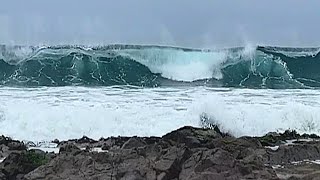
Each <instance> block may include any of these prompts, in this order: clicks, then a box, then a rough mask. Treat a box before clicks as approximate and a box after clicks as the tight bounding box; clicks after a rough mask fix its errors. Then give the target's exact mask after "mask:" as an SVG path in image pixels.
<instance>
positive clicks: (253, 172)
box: [0, 126, 320, 180]
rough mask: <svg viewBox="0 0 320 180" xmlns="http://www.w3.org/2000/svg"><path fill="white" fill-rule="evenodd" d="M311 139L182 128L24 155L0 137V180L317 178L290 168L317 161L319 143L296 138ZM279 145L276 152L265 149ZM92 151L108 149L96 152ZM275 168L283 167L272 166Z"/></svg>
mask: <svg viewBox="0 0 320 180" xmlns="http://www.w3.org/2000/svg"><path fill="white" fill-rule="evenodd" d="M311 136H312V137H313V135H311ZM311 136H310V135H299V134H297V133H296V132H294V131H287V132H284V133H282V134H281V133H269V134H267V135H266V136H263V137H240V138H235V137H232V136H229V135H227V134H224V133H222V132H220V130H219V129H218V127H217V126H215V127H214V128H212V129H202V128H193V127H183V128H180V129H178V130H175V131H173V132H170V133H168V134H167V135H164V136H163V137H161V138H160V137H110V138H106V139H104V138H101V139H100V140H99V141H95V140H92V139H90V138H88V137H83V138H81V139H78V140H70V141H63V142H60V143H59V147H60V152H59V154H57V155H52V154H48V153H45V152H42V151H38V150H35V151H32V156H30V155H29V156H25V154H26V153H30V152H29V151H28V152H27V151H26V150H19V149H23V148H19V146H18V144H19V143H18V142H15V141H12V140H10V139H9V138H5V137H2V138H1V137H0V142H3V144H0V148H2V150H4V151H6V152H9V153H10V152H11V154H10V155H9V156H8V159H6V160H5V161H4V162H3V163H1V164H0V180H1V178H2V177H3V176H4V178H5V179H8V178H9V177H10V178H13V179H19V178H20V179H28V180H31V179H57V180H58V179H71V180H72V179H75V180H76V179H98V180H100V179H103V180H104V179H157V180H160V179H161V180H169V179H170V180H171V179H192V180H196V179H199V180H200V179H201V180H202V179H230V180H231V179H283V178H284V177H285V178H291V179H294V178H304V179H308V178H309V179H316V178H317V177H318V175H320V173H319V166H315V165H313V166H307V165H301V168H297V167H296V166H291V165H292V162H294V161H300V160H301V161H302V160H304V159H311V160H315V159H320V142H319V141H309V142H306V141H302V140H300V139H301V138H304V137H308V138H310V137H311ZM292 138H293V139H297V141H295V142H294V143H291V144H290V145H288V144H283V143H282V141H285V140H288V139H292ZM12 142H14V143H12ZM290 142H291V141H290ZM10 143H11V144H12V145H10V146H11V148H12V147H13V148H12V149H17V150H10V148H9V146H7V145H9V144H10ZM278 143H279V145H280V147H279V148H278V149H269V148H266V147H264V145H275V144H278ZM95 147H99V148H102V149H103V150H108V151H102V152H95V151H94V150H93V148H95ZM80 148H81V149H82V148H86V149H87V150H81V149H80ZM0 150H1V149H0ZM16 151H18V152H16ZM19 152H20V153H19ZM0 153H1V151H0ZM25 157H28V158H25ZM30 157H31V158H30ZM41 157H43V158H41ZM26 159H29V160H26ZM30 159H31V160H30ZM32 159H33V160H32ZM278 164H281V165H283V168H278V169H273V168H272V166H275V165H278ZM299 167H300V166H299ZM317 168H318V169H317ZM22 169H24V170H22ZM1 173H2V174H1ZM295 173H296V174H295ZM2 179H3V178H2Z"/></svg>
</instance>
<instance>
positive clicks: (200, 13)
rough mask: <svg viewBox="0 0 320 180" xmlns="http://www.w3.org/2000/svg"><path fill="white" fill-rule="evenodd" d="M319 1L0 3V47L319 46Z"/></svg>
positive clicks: (59, 0) (72, 0)
mask: <svg viewBox="0 0 320 180" xmlns="http://www.w3.org/2000/svg"><path fill="white" fill-rule="evenodd" d="M319 7H320V1H319V0H86V1H84V0H53V1H49V0H48V1H45V0H42V1H40V0H28V1H25V0H3V1H1V6H0V44H29V45H31V44H32V45H34V44H36V45H38V44H87V45H95V44H99V45H101V44H110V43H128V44H170V45H176V46H187V47H210V48H213V47H230V46H239V45H243V44H246V43H253V44H267V45H281V46H320V23H319V19H320V11H319Z"/></svg>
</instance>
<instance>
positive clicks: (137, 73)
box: [0, 45, 320, 89]
mask: <svg viewBox="0 0 320 180" xmlns="http://www.w3.org/2000/svg"><path fill="white" fill-rule="evenodd" d="M319 68H320V53H319V50H318V48H280V47H262V46H258V47H240V48H230V49H221V50H199V49H187V48H177V47H165V46H142V45H109V46H102V47H84V46H52V47H26V46H6V45H1V46H0V85H2V86H23V87H25V86H30V87H32V86H113V85H133V86H140V87H157V86H194V85H206V86H213V87H242V88H283V89H286V88H316V87H320V72H319Z"/></svg>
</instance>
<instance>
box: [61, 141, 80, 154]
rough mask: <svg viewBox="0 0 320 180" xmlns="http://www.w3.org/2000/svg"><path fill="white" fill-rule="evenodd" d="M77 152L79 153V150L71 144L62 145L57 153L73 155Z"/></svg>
mask: <svg viewBox="0 0 320 180" xmlns="http://www.w3.org/2000/svg"><path fill="white" fill-rule="evenodd" d="M79 152H81V150H80V149H79V148H78V147H77V146H76V145H75V144H73V143H68V144H64V145H62V146H61V147H60V151H59V153H70V154H75V153H79Z"/></svg>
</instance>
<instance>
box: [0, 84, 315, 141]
mask: <svg viewBox="0 0 320 180" xmlns="http://www.w3.org/2000/svg"><path fill="white" fill-rule="evenodd" d="M0 101H1V104H0V126H1V129H0V134H4V135H7V136H11V137H13V138H17V139H20V140H31V141H41V140H53V139H56V138H58V139H60V140H66V139H70V138H80V137H82V136H83V135H87V136H89V137H92V138H95V139H98V138H100V137H102V136H103V137H107V136H118V135H123V136H132V135H138V136H152V135H153V136H161V135H164V134H166V133H168V132H169V131H172V130H174V129H177V128H179V127H182V126H185V125H191V126H199V125H200V123H199V120H200V118H199V117H200V115H201V114H203V113H205V114H206V115H207V116H209V117H211V119H212V120H214V122H215V123H218V124H220V126H221V128H222V130H224V131H228V132H231V133H232V134H234V135H236V136H242V135H251V136H256V135H263V134H265V133H267V132H269V131H277V130H286V129H289V128H290V129H296V130H297V131H298V132H300V133H304V132H306V133H316V134H320V126H319V124H320V112H319V108H320V104H319V102H320V91H319V90H261V89H260V90H252V89H224V88H220V89H213V88H205V87H192V88H154V89H137V88H120V87H105V88H85V87H58V88H57V87H55V88H30V89H22V88H7V87H2V88H0Z"/></svg>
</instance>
